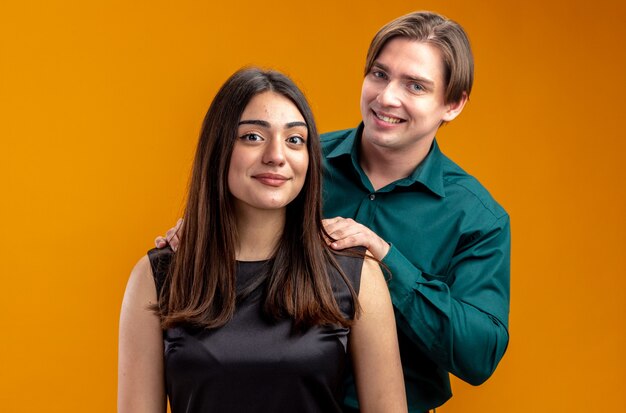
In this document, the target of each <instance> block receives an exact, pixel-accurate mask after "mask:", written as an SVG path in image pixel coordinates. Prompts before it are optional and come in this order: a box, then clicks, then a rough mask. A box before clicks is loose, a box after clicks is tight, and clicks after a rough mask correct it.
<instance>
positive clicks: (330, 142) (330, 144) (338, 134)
mask: <svg viewBox="0 0 626 413" xmlns="http://www.w3.org/2000/svg"><path fill="white" fill-rule="evenodd" d="M355 129H356V128H350V129H342V130H338V131H333V132H326V133H322V134H321V135H320V142H321V143H322V148H323V149H324V150H325V151H327V150H332V149H333V148H335V147H336V146H337V145H339V144H340V143H341V142H343V141H344V140H345V139H346V138H347V137H348V136H350V134H351V133H353V132H354V130H355Z"/></svg>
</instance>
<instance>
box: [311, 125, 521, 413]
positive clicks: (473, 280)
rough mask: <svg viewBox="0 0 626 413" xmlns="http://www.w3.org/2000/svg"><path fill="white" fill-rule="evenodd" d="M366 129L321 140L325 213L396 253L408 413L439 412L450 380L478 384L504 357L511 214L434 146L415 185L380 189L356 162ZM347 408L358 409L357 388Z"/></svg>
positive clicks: (394, 279) (392, 264)
mask: <svg viewBox="0 0 626 413" xmlns="http://www.w3.org/2000/svg"><path fill="white" fill-rule="evenodd" d="M362 128H363V126H362V125H361V126H359V128H357V129H349V130H345V131H339V132H331V133H327V134H324V135H322V138H321V139H322V150H323V154H324V158H325V161H324V162H325V171H324V174H325V175H324V204H323V205H324V215H325V217H327V218H330V217H336V216H341V217H344V218H352V219H354V220H355V221H358V222H360V223H361V224H363V225H365V226H367V227H369V228H370V229H371V230H373V231H374V232H375V233H376V234H378V235H379V236H380V237H381V238H383V239H384V240H385V241H387V242H388V243H389V244H390V245H391V248H390V250H389V253H388V254H387V256H386V257H385V258H384V260H383V263H384V264H386V265H387V267H388V268H389V270H390V271H391V280H390V281H389V290H390V292H391V299H392V302H393V305H394V310H395V313H396V321H397V325H398V338H399V342H400V354H401V357H402V366H403V370H404V378H405V384H406V391H407V398H408V404H409V411H410V412H423V411H426V410H428V409H431V408H433V407H437V406H440V405H441V404H443V403H444V402H445V401H446V400H448V399H449V398H450V397H451V395H452V393H451V390H450V380H449V376H448V373H449V372H450V373H452V374H454V375H455V376H457V377H459V378H461V379H463V380H465V381H467V382H469V383H471V384H475V385H476V384H480V383H482V382H483V381H485V380H486V379H487V378H488V377H489V376H490V375H491V374H492V373H493V371H494V370H495V368H496V366H497V364H498V362H499V361H500V359H501V358H502V356H503V355H504V352H505V350H506V347H507V344H508V340H509V334H508V316H509V281H510V279H509V274H510V227H509V216H508V215H507V213H506V211H504V209H503V208H502V207H501V206H500V205H498V203H497V202H496V201H495V200H494V199H493V198H492V197H491V195H489V193H488V192H487V190H486V189H485V188H484V187H483V186H482V185H481V184H480V183H479V182H478V181H477V180H476V179H475V178H473V177H472V176H470V175H468V174H467V173H466V172H465V171H463V170H462V169H461V168H460V167H459V166H457V165H456V164H455V163H454V162H452V161H451V160H450V159H448V158H447V157H446V156H445V155H443V154H442V153H441V151H440V150H439V147H438V146H437V142H436V141H435V142H434V143H433V145H432V148H431V150H430V152H429V154H428V155H427V157H426V158H425V159H424V161H423V162H422V163H421V164H420V165H419V166H418V167H417V168H416V169H415V171H414V172H413V173H412V174H411V175H410V176H408V177H406V178H404V179H400V180H398V181H396V182H393V183H391V184H389V185H387V186H385V187H384V188H381V189H379V190H378V191H375V190H374V189H373V187H372V184H371V183H370V181H369V179H368V178H367V176H366V174H365V173H364V172H363V169H362V168H361V166H360V165H359V160H358V144H359V141H360V137H361V132H362ZM349 382H350V384H349V386H348V390H347V396H346V400H345V403H346V404H347V405H348V406H352V407H356V406H357V401H356V392H355V390H354V386H353V383H352V382H351V381H350V380H349Z"/></svg>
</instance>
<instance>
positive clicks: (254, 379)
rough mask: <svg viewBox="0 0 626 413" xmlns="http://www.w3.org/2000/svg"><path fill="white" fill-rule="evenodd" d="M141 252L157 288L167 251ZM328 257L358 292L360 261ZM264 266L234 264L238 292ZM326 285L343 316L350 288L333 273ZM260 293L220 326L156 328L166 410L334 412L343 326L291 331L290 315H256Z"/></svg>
mask: <svg viewBox="0 0 626 413" xmlns="http://www.w3.org/2000/svg"><path fill="white" fill-rule="evenodd" d="M148 256H149V258H150V264H151V266H152V272H153V274H154V277H155V282H156V285H157V292H160V289H161V287H162V285H163V283H164V280H165V277H166V275H167V272H168V268H169V264H170V262H171V257H172V252H171V250H169V249H161V250H157V249H153V250H151V251H149V252H148ZM336 258H337V261H338V262H339V264H340V265H341V268H342V269H343V271H344V273H345V274H346V276H347V277H348V279H349V280H350V281H351V283H352V287H353V288H354V289H355V291H357V292H358V289H359V285H360V278H361V268H362V265H363V259H362V258H354V257H344V256H337V257H336ZM265 263H266V262H265V261H260V262H238V263H237V264H238V265H237V288H238V290H240V289H241V288H242V287H243V286H245V285H246V284H247V283H248V282H249V281H250V280H251V279H252V278H253V277H255V276H256V275H258V274H259V272H260V271H262V269H263V267H264V265H265ZM331 283H332V286H333V291H334V294H335V299H336V300H337V303H338V304H339V308H340V309H341V311H342V312H343V313H344V314H349V315H351V314H352V308H353V303H352V298H351V295H350V291H349V290H348V287H347V286H346V285H345V283H344V282H343V280H342V279H341V277H340V276H339V275H338V274H337V273H336V272H335V271H332V272H331ZM261 290H262V288H259V289H257V290H256V291H254V292H253V293H252V294H250V295H249V296H247V297H246V298H245V299H244V300H243V301H242V302H239V303H237V308H236V309H235V314H234V316H233V319H232V320H231V321H229V322H228V323H227V324H226V325H224V326H223V327H220V328H217V329H211V330H207V329H200V330H198V329H196V330H194V329H191V328H186V327H175V328H170V329H167V330H165V331H164V332H163V341H164V365H165V382H166V388H167V394H168V397H169V400H170V405H171V408H172V413H182V412H189V413H191V412H220V413H225V412H237V413H241V412H319V413H328V412H341V400H342V397H343V394H342V391H341V390H342V384H343V371H344V368H345V366H346V363H347V361H348V356H347V343H348V335H349V333H350V329H349V328H344V327H341V326H320V327H313V328H310V329H309V330H307V331H306V332H304V333H294V332H293V331H292V328H291V327H292V322H291V320H290V319H286V320H280V321H277V322H274V321H270V320H268V319H267V317H265V316H264V315H263V313H262V310H261V306H262V300H261V298H262V297H261V294H262V293H261Z"/></svg>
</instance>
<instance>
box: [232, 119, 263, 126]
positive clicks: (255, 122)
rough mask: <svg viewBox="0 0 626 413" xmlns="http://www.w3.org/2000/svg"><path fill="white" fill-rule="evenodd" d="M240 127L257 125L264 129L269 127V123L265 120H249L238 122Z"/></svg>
mask: <svg viewBox="0 0 626 413" xmlns="http://www.w3.org/2000/svg"><path fill="white" fill-rule="evenodd" d="M239 124H240V125H259V126H264V127H266V128H269V127H270V123H269V122H267V121H265V120H258V119H250V120H240V121H239Z"/></svg>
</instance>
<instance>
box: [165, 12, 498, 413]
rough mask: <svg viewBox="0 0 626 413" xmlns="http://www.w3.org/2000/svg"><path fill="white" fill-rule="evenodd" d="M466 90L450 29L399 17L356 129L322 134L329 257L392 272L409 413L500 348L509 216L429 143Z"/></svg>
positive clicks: (375, 65)
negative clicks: (347, 252)
mask: <svg viewBox="0 0 626 413" xmlns="http://www.w3.org/2000/svg"><path fill="white" fill-rule="evenodd" d="M472 82H473V57H472V52H471V49H470V45H469V41H468V39H467V36H466V34H465V32H464V31H463V29H462V28H461V27H460V26H459V25H458V24H457V23H455V22H453V21H451V20H448V19H446V18H444V17H442V16H440V15H437V14H435V13H430V12H416V13H411V14H408V15H406V16H402V17H400V18H398V19H396V20H394V21H392V22H390V23H388V24H387V25H385V26H384V27H383V28H382V29H381V30H380V31H379V32H378V33H377V34H376V36H375V37H374V39H373V41H372V43H371V45H370V49H369V51H368V54H367V62H366V66H365V78H364V80H363V88H362V92H361V114H362V116H363V122H362V123H361V124H360V125H359V126H358V127H357V128H356V129H350V130H345V131H339V132H332V133H328V134H325V135H323V136H322V149H323V152H324V157H325V176H324V190H325V198H324V214H325V215H326V216H327V217H335V218H331V219H328V220H327V221H326V229H327V231H328V232H329V234H330V235H331V236H332V237H333V238H334V239H336V241H335V242H334V243H333V244H332V246H333V248H336V249H343V248H347V247H351V246H356V245H363V246H365V247H367V248H368V249H369V250H370V251H371V253H372V254H373V255H374V256H375V257H376V258H378V259H379V260H381V261H382V262H383V263H384V264H385V265H386V266H387V267H388V268H389V270H390V271H391V280H390V281H389V289H390V292H391V297H392V300H393V304H394V307H395V310H396V321H397V325H398V335H399V341H400V351H401V356H402V365H403V369H404V376H405V384H406V391H407V401H408V407H409V411H410V412H425V411H427V410H429V409H432V408H434V407H437V406H440V405H442V404H443V403H444V402H445V401H446V400H448V399H449V398H450V397H451V395H452V393H451V390H450V381H449V376H448V373H452V374H454V375H455V376H457V377H459V378H461V379H462V380H465V381H467V382H468V383H471V384H474V385H478V384H480V383H482V382H484V381H485V380H486V379H487V378H488V377H489V376H490V375H491V374H492V373H493V371H494V370H495V368H496V366H497V364H498V362H499V361H500V359H501V358H502V356H503V355H504V352H505V350H506V347H507V344H508V339H509V335H508V313H509V270H510V264H509V262H510V228H509V217H508V215H507V213H506V212H505V211H504V210H503V209H502V207H500V205H498V204H497V203H496V201H495V200H494V199H493V198H492V197H491V196H490V195H489V193H488V192H487V191H486V190H485V189H484V188H483V187H482V186H481V185H480V183H479V182H478V181H477V180H476V179H474V178H473V177H471V176H470V175H468V174H467V173H466V172H465V171H463V170H462V169H461V168H459V167H458V166H457V165H456V164H455V163H453V162H452V161H451V160H450V159H448V158H447V157H446V156H444V155H443V154H442V153H441V151H440V150H439V147H438V145H437V142H436V140H435V134H436V132H437V130H438V128H439V126H441V124H443V123H444V122H450V121H452V120H453V119H454V118H456V116H458V115H459V114H460V113H461V111H462V110H463V107H464V105H465V103H466V102H467V100H468V97H469V95H470V92H471V88H472ZM173 234H174V231H173V230H170V231H169V232H168V239H171V238H172V235H173ZM164 243H165V241H164V240H163V239H162V238H161V239H157V245H159V244H161V245H163V244H164ZM356 400H357V399H356V393H355V390H354V386H353V383H349V385H348V390H347V395H346V399H345V404H346V406H348V411H351V410H352V409H354V411H358V406H357V402H356Z"/></svg>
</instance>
